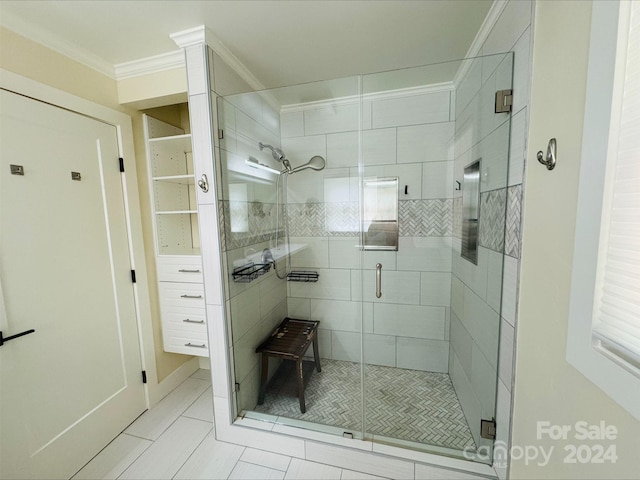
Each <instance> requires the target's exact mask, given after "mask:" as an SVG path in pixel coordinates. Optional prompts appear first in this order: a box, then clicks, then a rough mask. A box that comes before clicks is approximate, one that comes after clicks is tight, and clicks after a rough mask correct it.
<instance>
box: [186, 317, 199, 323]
mask: <svg viewBox="0 0 640 480" xmlns="http://www.w3.org/2000/svg"><path fill="white" fill-rule="evenodd" d="M182 321H183V322H184V323H204V320H191V319H190V318H185V319H184V320H182Z"/></svg>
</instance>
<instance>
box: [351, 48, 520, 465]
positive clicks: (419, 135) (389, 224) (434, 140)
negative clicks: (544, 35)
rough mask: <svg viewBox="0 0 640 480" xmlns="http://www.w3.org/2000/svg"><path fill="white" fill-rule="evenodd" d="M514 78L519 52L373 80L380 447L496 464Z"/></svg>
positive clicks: (371, 287)
mask: <svg viewBox="0 0 640 480" xmlns="http://www.w3.org/2000/svg"><path fill="white" fill-rule="evenodd" d="M450 78H456V79H457V80H456V83H455V84H454V83H452V82H446V81H445V82H443V81H442V80H443V79H450ZM511 81H512V56H511V54H501V55H493V56H487V57H482V58H477V59H470V60H465V61H457V62H448V63H442V64H438V65H432V66H426V67H418V68H413V69H407V70H400V71H392V72H385V73H380V74H374V75H365V76H363V77H362V87H361V88H362V132H361V136H362V140H361V141H362V156H361V166H360V183H361V235H362V239H363V241H362V244H363V245H364V248H365V250H364V256H363V264H362V274H361V278H358V279H357V281H358V282H360V284H359V287H361V290H362V300H363V302H364V303H363V311H364V312H365V318H364V322H363V325H364V331H363V369H364V437H365V438H367V439H371V440H373V441H374V442H382V443H387V444H394V445H399V446H410V447H411V448H414V449H420V450H425V451H431V452H436V453H444V454H447V455H451V456H458V457H462V458H468V459H474V460H478V461H483V462H486V463H490V462H491V460H492V451H491V449H492V445H493V440H492V439H489V438H483V436H482V435H481V422H482V421H483V420H486V421H487V423H486V424H485V428H486V430H490V429H491V427H492V426H493V425H494V424H493V423H492V422H493V419H494V417H495V399H496V386H497V365H498V344H499V332H500V307H501V305H500V295H501V285H502V262H503V255H504V235H505V209H506V195H507V178H508V176H507V173H508V155H509V133H510V113H508V112H507V113H496V106H495V98H496V91H499V90H510V89H511ZM390 86H393V87H392V88H390ZM469 165H475V166H476V167H479V174H476V175H475V177H474V178H475V181H473V180H472V178H471V177H469V176H468V175H465V171H466V170H465V167H468V166H469ZM389 189H391V191H392V193H393V194H390V192H389ZM473 192H475V195H474V194H473ZM467 196H468V197H469V199H471V200H474V201H475V203H473V202H471V203H469V205H467V204H466V203H464V202H463V197H465V199H466V197H467ZM471 200H470V201H471ZM473 206H475V207H476V208H475V210H473V208H472V207H473ZM478 207H479V208H478ZM465 221H466V223H469V224H471V225H472V226H474V227H475V228H476V231H477V229H478V227H479V236H478V237H477V242H476V243H475V245H474V246H470V248H473V249H474V250H475V256H476V258H475V261H470V260H468V259H467V258H463V257H462V256H461V249H462V245H463V244H465V242H467V240H468V239H467V237H468V235H466V231H465V229H463V228H462V225H463V224H464V223H465ZM381 227H383V228H384V232H385V236H384V239H383V241H381V242H377V243H376V242H375V241H374V240H373V237H378V238H379V237H380V229H381ZM372 232H373V233H372ZM390 232H393V235H392V241H389V237H390V235H391V233H390ZM487 436H488V435H487Z"/></svg>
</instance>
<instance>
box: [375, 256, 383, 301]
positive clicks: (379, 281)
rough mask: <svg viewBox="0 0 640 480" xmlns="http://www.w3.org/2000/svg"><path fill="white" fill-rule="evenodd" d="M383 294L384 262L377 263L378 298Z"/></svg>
mask: <svg viewBox="0 0 640 480" xmlns="http://www.w3.org/2000/svg"><path fill="white" fill-rule="evenodd" d="M381 296H382V264H381V263H376V298H380V297H381Z"/></svg>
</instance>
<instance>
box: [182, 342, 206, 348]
mask: <svg viewBox="0 0 640 480" xmlns="http://www.w3.org/2000/svg"><path fill="white" fill-rule="evenodd" d="M184 346H185V347H193V348H207V346H206V345H205V344H204V343H203V344H202V345H194V344H193V343H191V342H189V343H185V344H184Z"/></svg>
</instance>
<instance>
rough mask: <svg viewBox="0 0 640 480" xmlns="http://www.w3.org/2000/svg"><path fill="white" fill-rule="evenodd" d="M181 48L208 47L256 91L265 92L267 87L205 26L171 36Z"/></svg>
mask: <svg viewBox="0 0 640 480" xmlns="http://www.w3.org/2000/svg"><path fill="white" fill-rule="evenodd" d="M169 37H171V39H172V40H173V41H174V42H175V43H176V45H178V46H179V47H180V48H186V47H190V46H192V45H200V44H203V43H204V44H206V45H208V46H209V47H210V48H211V49H212V50H213V51H214V52H215V53H216V54H217V55H218V56H219V57H220V58H221V59H222V60H223V61H224V62H225V63H226V64H227V65H228V66H229V67H231V69H232V70H234V71H235V72H236V73H237V74H238V75H239V76H240V77H241V78H242V79H243V80H244V81H245V82H247V84H249V86H250V87H251V88H253V89H254V90H265V89H266V87H265V86H264V85H263V84H262V83H261V82H260V80H258V79H257V78H256V77H255V76H254V75H253V74H252V73H251V71H250V70H249V69H248V68H247V67H246V66H245V65H244V64H243V63H242V62H241V61H240V60H238V58H237V57H236V56H235V55H234V54H233V53H232V52H231V50H229V49H228V48H227V47H226V45H224V44H223V43H222V42H221V41H220V39H219V38H218V37H216V35H215V34H214V33H213V32H212V31H211V30H209V29H208V28H207V27H205V26H204V25H200V26H199V27H195V28H190V29H189V30H183V31H181V32H176V33H172V34H170V35H169Z"/></svg>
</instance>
